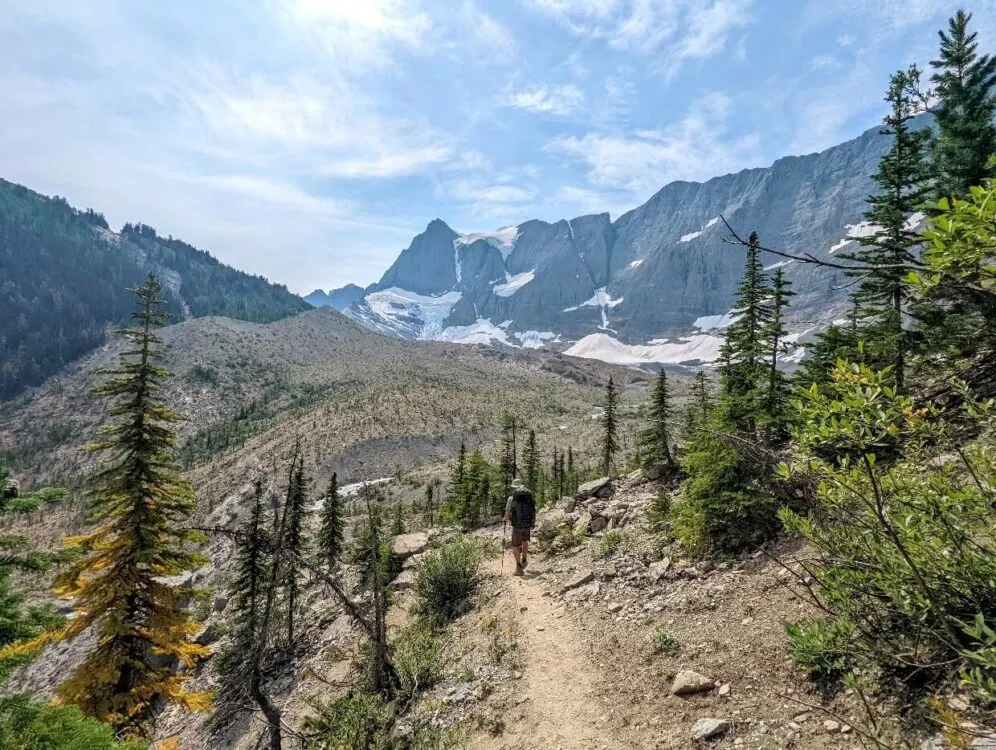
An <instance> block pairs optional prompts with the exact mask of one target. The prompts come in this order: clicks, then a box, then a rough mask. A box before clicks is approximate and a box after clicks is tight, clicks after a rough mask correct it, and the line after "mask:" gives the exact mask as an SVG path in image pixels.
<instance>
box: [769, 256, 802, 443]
mask: <svg viewBox="0 0 996 750" xmlns="http://www.w3.org/2000/svg"><path fill="white" fill-rule="evenodd" d="M791 286H792V282H790V281H789V280H788V279H786V278H785V274H784V273H783V272H782V269H780V268H779V269H777V270H776V271H775V276H774V279H773V280H772V283H771V290H772V292H771V319H770V320H769V321H768V323H767V324H766V326H765V328H764V338H765V342H766V343H767V346H768V350H769V351H770V352H771V353H770V355H769V356H770V360H769V362H768V389H767V398H766V406H765V411H766V419H765V423H766V425H767V427H768V431H769V435H768V437H769V439H770V440H773V441H775V442H781V441H782V440H784V439H785V438H787V437H788V405H789V403H788V402H789V392H790V389H789V381H788V378H787V377H786V376H785V374H784V373H783V372H782V371H781V370H780V369H779V368H778V355H779V354H781V351H782V347H783V346H784V342H785V336H786V334H787V331H786V329H785V309H786V308H787V307H788V305H789V300H790V298H791V297H794V296H795V292H793V291H792V290H791V289H790V287H791Z"/></svg>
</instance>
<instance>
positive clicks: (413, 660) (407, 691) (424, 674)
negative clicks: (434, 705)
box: [392, 624, 443, 701]
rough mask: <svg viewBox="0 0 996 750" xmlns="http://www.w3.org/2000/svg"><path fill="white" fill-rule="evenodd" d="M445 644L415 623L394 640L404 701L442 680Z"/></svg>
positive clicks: (396, 663) (394, 654)
mask: <svg viewBox="0 0 996 750" xmlns="http://www.w3.org/2000/svg"><path fill="white" fill-rule="evenodd" d="M442 649H443V645H442V642H441V641H440V640H439V638H438V637H437V636H436V635H435V634H434V633H433V632H432V631H431V630H430V629H428V628H426V627H424V626H422V625H417V624H416V625H414V626H412V627H410V628H408V629H406V630H405V631H404V632H403V633H402V634H401V636H400V637H399V638H398V639H397V640H396V641H395V642H394V644H393V647H392V659H393V662H394V668H395V669H396V670H397V671H398V679H399V680H400V681H401V687H400V695H399V697H400V698H402V700H405V701H407V700H410V699H411V698H414V697H415V696H416V695H418V694H419V693H421V692H424V691H425V690H428V689H429V688H430V687H432V686H433V685H434V684H436V682H437V681H438V680H439V677H440V674H441V670H442Z"/></svg>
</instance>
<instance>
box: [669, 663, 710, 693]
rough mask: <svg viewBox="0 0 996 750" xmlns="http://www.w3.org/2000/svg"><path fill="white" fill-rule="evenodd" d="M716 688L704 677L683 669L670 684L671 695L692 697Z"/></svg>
mask: <svg viewBox="0 0 996 750" xmlns="http://www.w3.org/2000/svg"><path fill="white" fill-rule="evenodd" d="M714 687H716V683H715V682H714V681H713V680H710V679H709V678H708V677H706V676H705V675H701V674H699V673H698V672H693V671H692V670H690V669H683V670H681V671H680V672H678V674H676V675H675V677H674V682H673V683H672V684H671V695H694V694H695V693H704V692H707V691H709V690H712V689H713V688H714Z"/></svg>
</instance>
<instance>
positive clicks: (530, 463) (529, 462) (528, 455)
mask: <svg viewBox="0 0 996 750" xmlns="http://www.w3.org/2000/svg"><path fill="white" fill-rule="evenodd" d="M522 467H523V471H524V474H525V477H524V480H525V481H524V484H525V485H526V487H528V488H529V489H530V490H531V491H532V493H533V494H534V495H536V497H539V489H540V487H539V484H540V457H539V452H538V451H537V450H536V430H530V431H529V438H528V439H527V440H526V446H525V448H524V449H523V451H522Z"/></svg>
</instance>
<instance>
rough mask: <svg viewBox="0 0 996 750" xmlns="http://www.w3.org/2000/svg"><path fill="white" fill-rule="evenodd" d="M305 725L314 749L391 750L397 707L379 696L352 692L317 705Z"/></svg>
mask: <svg viewBox="0 0 996 750" xmlns="http://www.w3.org/2000/svg"><path fill="white" fill-rule="evenodd" d="M315 711H316V713H315V715H314V716H309V717H308V718H307V719H305V722H304V733H305V735H306V736H307V738H308V740H307V743H308V747H309V748H312V749H313V750H357V749H359V748H365V749H369V750H375V749H376V750H387V749H388V748H390V747H391V741H390V731H391V727H392V725H393V723H394V708H393V706H392V704H390V703H388V702H387V701H385V700H384V699H383V698H382V697H380V696H379V695H373V694H371V693H364V692H362V691H359V690H350V691H349V692H348V693H346V694H345V695H342V696H340V697H338V698H336V699H335V700H332V701H329V702H328V703H323V704H320V705H317V706H315Z"/></svg>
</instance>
